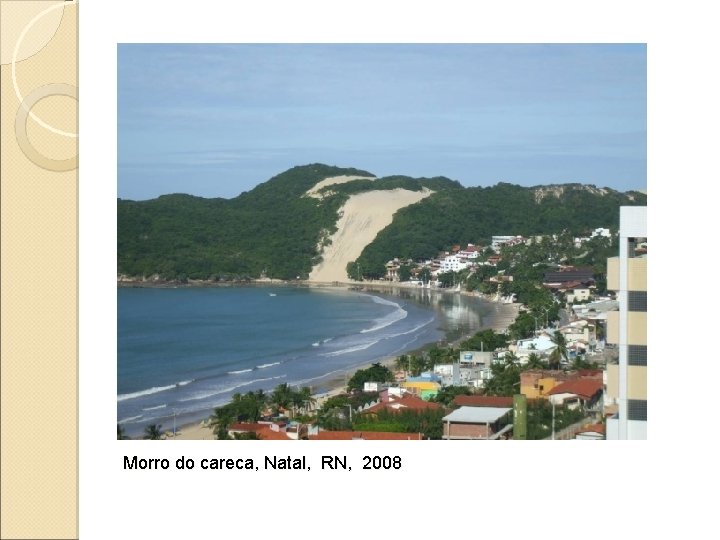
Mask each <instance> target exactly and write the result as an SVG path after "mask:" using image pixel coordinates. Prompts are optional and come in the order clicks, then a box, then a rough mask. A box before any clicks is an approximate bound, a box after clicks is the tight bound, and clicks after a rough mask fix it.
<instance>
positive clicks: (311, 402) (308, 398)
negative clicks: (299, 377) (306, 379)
mask: <svg viewBox="0 0 720 540" xmlns="http://www.w3.org/2000/svg"><path fill="white" fill-rule="evenodd" d="M298 395H299V396H300V401H301V403H302V405H303V409H304V410H305V413H307V412H308V411H309V410H310V407H314V406H315V404H316V403H317V400H316V399H315V398H314V397H313V393H312V390H311V389H310V388H309V387H307V386H303V387H302V388H301V389H300V391H299V392H298Z"/></svg>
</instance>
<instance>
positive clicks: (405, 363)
mask: <svg viewBox="0 0 720 540" xmlns="http://www.w3.org/2000/svg"><path fill="white" fill-rule="evenodd" d="M395 368H396V369H399V370H401V371H404V372H406V373H407V372H408V371H409V369H410V359H409V358H408V355H407V354H402V355H400V356H398V357H397V358H396V359H395Z"/></svg>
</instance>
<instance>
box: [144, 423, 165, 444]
mask: <svg viewBox="0 0 720 540" xmlns="http://www.w3.org/2000/svg"><path fill="white" fill-rule="evenodd" d="M161 429H162V424H150V425H148V426H145V435H144V436H143V439H150V440H151V441H156V440H158V439H160V437H162V431H161Z"/></svg>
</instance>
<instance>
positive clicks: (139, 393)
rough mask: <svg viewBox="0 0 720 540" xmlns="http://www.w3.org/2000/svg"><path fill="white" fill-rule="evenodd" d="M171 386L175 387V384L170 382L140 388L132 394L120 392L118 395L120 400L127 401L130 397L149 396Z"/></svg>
mask: <svg viewBox="0 0 720 540" xmlns="http://www.w3.org/2000/svg"><path fill="white" fill-rule="evenodd" d="M171 388H175V385H174V384H170V385H168V386H153V387H152V388H147V389H145V390H139V391H137V392H132V393H130V394H120V395H119V396H118V397H117V400H118V401H125V400H128V399H133V398H136V397H140V396H149V395H150V394H157V393H158V392H164V391H165V390H170V389H171Z"/></svg>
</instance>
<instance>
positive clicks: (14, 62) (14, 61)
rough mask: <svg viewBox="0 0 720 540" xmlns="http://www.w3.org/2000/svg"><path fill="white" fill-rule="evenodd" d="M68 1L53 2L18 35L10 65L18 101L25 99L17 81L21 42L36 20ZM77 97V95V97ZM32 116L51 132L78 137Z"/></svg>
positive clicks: (32, 116)
mask: <svg viewBox="0 0 720 540" xmlns="http://www.w3.org/2000/svg"><path fill="white" fill-rule="evenodd" d="M68 3H69V2H68ZM68 3H66V2H58V3H57V4H53V5H52V6H50V7H49V8H47V9H46V10H44V11H41V12H40V13H38V14H37V15H36V16H35V17H34V18H33V19H32V20H31V21H30V22H29V23H27V26H25V28H23V31H22V32H21V33H20V37H18V40H17V42H16V43H15V49H14V50H13V56H12V62H11V66H10V67H11V73H12V83H13V88H15V95H16V96H17V98H18V101H20V102H22V101H23V97H22V96H21V95H20V88H19V87H18V82H17V74H16V73H15V64H16V63H17V57H18V52H19V51H20V44H21V43H22V41H23V39H25V35H26V34H27V33H28V31H29V30H30V28H32V27H33V26H34V25H35V23H36V22H38V21H39V20H40V19H42V18H43V17H44V16H45V15H47V14H48V13H50V12H51V11H54V10H56V9H61V8H62V9H63V10H64V9H65V6H66V5H67V4H68ZM76 93H77V89H76ZM75 99H77V97H76V98H75ZM30 117H31V118H32V119H33V120H35V121H36V122H37V123H38V124H40V125H41V126H42V127H44V128H45V129H47V130H48V131H51V132H53V133H57V134H58V135H63V136H65V137H73V138H77V133H70V132H68V131H63V130H61V129H57V128H55V127H53V126H51V125H48V124H46V123H45V122H43V121H42V120H40V118H38V117H37V116H35V115H34V114H33V113H30Z"/></svg>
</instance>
